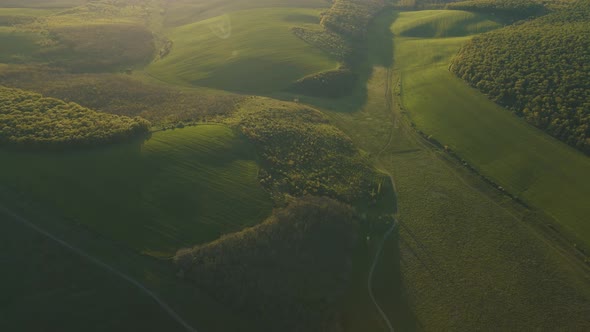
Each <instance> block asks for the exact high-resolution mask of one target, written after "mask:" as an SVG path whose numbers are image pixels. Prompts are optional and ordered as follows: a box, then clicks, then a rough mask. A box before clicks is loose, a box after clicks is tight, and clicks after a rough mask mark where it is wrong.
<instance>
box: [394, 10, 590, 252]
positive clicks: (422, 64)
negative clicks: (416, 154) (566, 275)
mask: <svg viewBox="0 0 590 332" xmlns="http://www.w3.org/2000/svg"><path fill="white" fill-rule="evenodd" d="M442 13H445V14H440V15H438V16H437V17H439V19H441V20H443V23H437V24H438V26H439V27H443V28H444V26H445V25H446V23H444V22H446V21H447V20H448V19H449V17H450V16H449V15H450V14H453V16H455V17H454V18H453V21H456V20H457V18H458V17H465V14H464V13H462V12H454V11H453V12H450V14H449V12H444V11H442ZM427 15H433V14H432V13H428V12H405V13H400V17H399V19H398V20H397V21H396V22H395V23H394V25H393V32H394V34H395V50H396V52H395V59H396V65H397V68H399V70H400V75H401V79H402V91H401V96H402V101H403V105H404V108H405V110H406V111H407V112H409V116H410V118H411V119H412V121H413V122H414V123H415V124H416V126H417V128H418V129H420V130H422V131H423V132H425V133H426V134H428V135H432V137H433V138H435V139H436V140H438V141H439V142H441V144H444V145H447V146H448V147H449V148H450V149H451V150H453V151H455V152H456V153H457V154H458V155H459V156H461V158H463V159H465V160H466V161H467V162H468V163H469V164H471V165H472V166H473V167H475V168H476V169H477V170H478V171H479V172H480V173H482V174H484V175H485V176H487V177H489V178H491V179H492V180H493V181H494V182H496V183H498V184H499V185H501V186H502V187H503V188H505V190H506V191H508V192H510V193H512V194H514V195H516V196H518V197H520V198H521V199H523V200H524V201H525V202H527V203H528V204H530V205H531V206H534V207H536V208H538V209H541V210H543V211H544V212H545V213H547V214H548V215H549V216H551V217H552V218H554V219H555V220H556V222H557V225H555V226H554V227H556V228H559V229H560V230H562V231H563V232H564V233H565V234H568V235H569V236H572V237H573V238H575V242H578V243H579V244H582V245H584V246H586V247H588V246H590V225H589V224H588V223H587V216H588V215H589V214H590V205H589V204H587V203H588V197H589V195H590V174H588V169H590V159H588V158H587V157H586V156H584V155H583V154H582V153H580V152H577V151H575V150H574V149H572V148H570V147H568V146H566V145H565V144H563V143H561V142H559V141H557V140H556V139H553V138H551V137H549V136H548V135H547V134H545V133H543V132H541V131H540V130H538V129H536V128H533V127H532V126H530V125H529V124H527V123H525V122H524V121H523V120H521V119H519V118H517V117H516V116H515V115H513V114H511V113H510V112H509V111H507V110H505V109H502V108H501V107H499V106H497V105H496V104H495V103H493V102H492V101H490V100H489V99H488V98H487V97H486V96H485V95H483V94H481V93H480V92H478V91H477V90H475V89H473V88H470V87H469V86H467V84H465V83H464V82H462V81H461V80H460V79H459V78H456V77H455V76H454V75H453V74H452V73H450V72H449V71H448V69H447V67H448V65H449V63H450V59H451V57H452V56H453V55H454V54H455V53H456V52H457V51H458V50H459V48H460V47H461V45H462V44H463V43H465V42H466V41H467V40H468V39H469V38H470V37H469V36H463V37H461V36H457V37H449V38H433V37H436V36H437V35H443V36H444V35H445V33H444V32H437V33H435V34H433V35H430V36H425V37H413V38H412V37H406V34H407V31H408V30H407V27H408V26H409V25H411V24H413V23H412V22H421V21H423V20H424V17H425V16H427ZM471 15H474V14H471ZM451 17H452V16H451ZM469 24H471V23H469ZM469 24H468V26H469ZM473 32H475V31H473ZM556 193H559V194H556Z"/></svg>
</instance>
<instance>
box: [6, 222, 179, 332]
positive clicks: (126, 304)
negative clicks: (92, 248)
mask: <svg viewBox="0 0 590 332" xmlns="http://www.w3.org/2000/svg"><path fill="white" fill-rule="evenodd" d="M0 227H2V232H0V243H1V244H0V249H1V251H2V253H1V254H0V262H2V264H3V265H5V266H8V265H9V266H10V268H9V269H5V270H4V272H3V273H2V277H0V281H2V286H0V290H2V294H3V295H2V297H3V301H2V304H0V309H1V313H0V329H1V330H3V331H17V330H18V331H42V330H46V331H47V330H50V331H76V330H78V331H79V330H86V329H87V328H88V326H92V330H95V331H99V330H110V331H114V330H118V331H121V330H125V329H135V328H139V329H141V330H142V331H162V330H166V331H184V329H183V328H182V326H180V325H179V324H177V323H176V322H174V320H172V319H171V318H170V317H169V316H168V315H166V314H165V312H163V311H162V310H161V308H159V307H158V305H157V304H156V303H155V302H151V301H147V297H146V296H145V295H144V294H142V293H141V292H139V291H137V290H136V289H135V288H134V287H132V286H131V285H129V284H128V283H127V282H126V281H125V280H123V279H121V278H119V277H118V276H115V275H113V274H112V273H110V272H109V271H106V270H104V269H102V268H100V267H97V266H96V265H94V264H92V262H89V261H87V260H86V259H84V258H82V257H80V256H78V255H77V254H75V253H73V252H71V251H70V250H68V249H66V248H64V247H62V246H60V245H59V244H58V243H56V242H54V241H53V240H51V239H48V238H46V237H44V236H42V235H40V234H38V233H36V232H35V231H33V230H31V229H29V228H28V227H26V226H23V225H21V224H19V223H18V222H17V221H15V220H11V217H10V216H8V215H6V214H4V213H2V212H0ZM23 255H26V259H21V258H19V256H23ZM8 285H10V286H8ZM113 298H118V299H119V300H118V301H112V299H113ZM66 313H67V315H68V319H64V318H65V314H66ZM31 316H34V317H35V319H31ZM105 318H106V319H105ZM131 323H132V324H131Z"/></svg>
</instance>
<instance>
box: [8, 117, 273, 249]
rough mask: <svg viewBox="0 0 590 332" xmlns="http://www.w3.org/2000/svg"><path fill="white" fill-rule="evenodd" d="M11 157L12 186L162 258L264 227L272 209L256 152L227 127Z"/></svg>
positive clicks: (69, 217)
mask: <svg viewBox="0 0 590 332" xmlns="http://www.w3.org/2000/svg"><path fill="white" fill-rule="evenodd" d="M1 158H2V160H3V163H2V172H1V175H0V182H1V183H2V184H3V185H4V186H7V187H11V188H16V189H17V190H18V191H21V192H24V193H26V196H25V197H26V198H27V199H30V200H31V201H33V202H44V203H45V205H46V207H47V209H49V210H53V211H56V212H57V213H58V215H61V216H62V217H63V219H64V220H68V221H70V222H74V223H80V224H83V225H86V226H88V227H90V228H91V229H93V230H95V231H98V232H99V233H101V234H103V235H105V236H107V237H109V238H112V239H114V240H116V241H117V242H120V243H125V244H127V245H129V246H131V247H133V248H135V249H136V250H138V251H140V252H144V253H147V254H150V255H154V256H169V255H172V254H174V252H175V250H177V249H179V248H181V247H186V246H189V245H194V244H198V243H203V242H208V241H211V240H214V239H216V238H218V237H219V236H220V235H221V234H223V233H227V232H233V231H236V230H240V229H242V228H243V227H244V226H249V225H254V224H256V223H258V222H260V221H261V220H263V219H264V218H265V217H266V216H267V215H268V214H269V213H270V209H271V202H270V200H269V198H268V195H267V194H266V192H265V191H264V190H263V189H262V188H261V187H260V186H259V184H258V179H257V170H258V167H257V165H256V161H255V152H254V151H253V149H252V147H250V146H249V145H248V144H246V143H245V142H244V141H243V140H241V139H240V138H239V137H237V136H236V135H235V134H233V133H232V131H231V130H230V129H228V128H226V127H223V126H219V125H201V126H197V127H189V128H184V129H177V130H174V131H166V132H157V133H154V134H153V137H151V138H150V139H149V140H148V141H146V142H143V143H142V142H132V143H126V144H119V145H116V146H109V147H105V148H97V149H94V150H92V149H91V150H87V151H77V152H64V153H58V154H55V153H37V152H30V153H27V152H9V151H2V152H1Z"/></svg>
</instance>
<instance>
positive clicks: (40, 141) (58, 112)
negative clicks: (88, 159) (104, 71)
mask: <svg viewBox="0 0 590 332" xmlns="http://www.w3.org/2000/svg"><path fill="white" fill-rule="evenodd" d="M149 126H150V123H149V122H148V121H147V120H144V119H142V118H139V117H135V118H130V117H126V116H118V115H111V114H105V113H99V112H96V111H93V110H90V109H88V108H84V107H82V106H80V105H78V104H76V103H71V102H70V103H66V102H64V101H62V100H59V99H55V98H44V97H43V96H42V95H40V94H37V93H32V92H27V91H24V90H20V89H12V88H5V87H1V86H0V144H10V145H16V146H19V147H21V146H22V147H25V146H26V147H47V146H50V147H57V146H59V147H63V146H79V145H83V146H88V145H97V144H103V143H110V142H116V141H121V140H124V139H128V138H131V137H133V136H137V135H140V134H146V133H147V132H148V130H149Z"/></svg>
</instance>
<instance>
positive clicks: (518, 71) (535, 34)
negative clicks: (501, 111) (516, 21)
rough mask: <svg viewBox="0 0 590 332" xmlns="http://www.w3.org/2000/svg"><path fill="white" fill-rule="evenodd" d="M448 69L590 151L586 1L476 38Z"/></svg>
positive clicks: (589, 11) (589, 31) (589, 49)
mask: <svg viewBox="0 0 590 332" xmlns="http://www.w3.org/2000/svg"><path fill="white" fill-rule="evenodd" d="M450 69H451V71H452V72H453V73H455V74H456V75H457V76H458V77H460V78H462V79H464V80H466V81H467V82H468V83H469V84H470V85H472V86H474V87H476V88H477V89H479V90H480V91H482V92H484V93H486V94H487V95H488V96H489V97H490V98H491V99H492V100H494V101H495V102H497V103H498V104H500V105H502V106H505V107H507V108H509V109H511V110H512V111H513V112H515V113H516V114H517V115H519V116H521V117H523V118H524V119H526V121H527V122H529V123H530V124H533V125H534V126H536V127H538V128H541V129H543V130H545V131H546V132H548V133H549V134H551V135H552V136H554V137H556V138H558V139H560V140H562V141H564V142H566V143H567V144H569V145H571V146H574V147H576V148H577V149H579V150H581V151H583V152H585V153H586V154H590V80H588V77H590V1H587V0H583V1H579V2H577V3H576V4H574V5H572V6H571V7H569V8H568V9H566V10H563V11H560V12H556V13H553V14H550V15H547V16H545V17H541V18H539V19H536V20H533V21H530V22H527V23H524V24H520V25H515V26H510V27H508V28H505V29H501V30H497V31H494V32H490V33H488V34H484V35H482V36H478V37H476V38H474V39H473V40H471V41H470V42H468V43H467V44H466V45H465V46H464V47H463V48H462V49H461V51H460V52H459V53H458V54H457V56H456V57H455V59H454V60H453V62H452V65H451V67H450Z"/></svg>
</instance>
